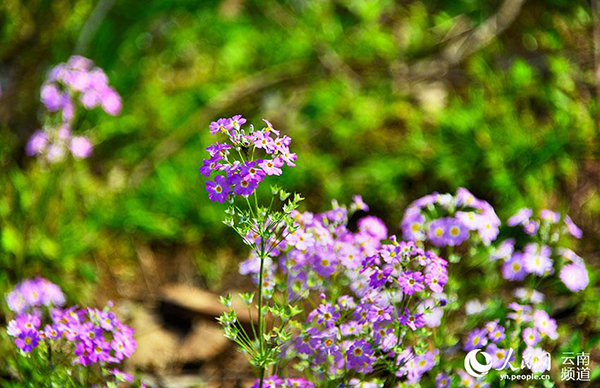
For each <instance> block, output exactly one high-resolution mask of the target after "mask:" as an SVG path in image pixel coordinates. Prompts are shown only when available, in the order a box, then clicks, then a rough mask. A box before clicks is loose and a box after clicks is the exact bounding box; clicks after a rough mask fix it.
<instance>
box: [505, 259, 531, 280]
mask: <svg viewBox="0 0 600 388" xmlns="http://www.w3.org/2000/svg"><path fill="white" fill-rule="evenodd" d="M525 275H527V271H526V270H525V268H524V264H523V254H522V253H520V252H515V253H514V254H513V255H512V256H511V258H510V259H509V260H506V261H505V262H504V265H502V276H503V277H504V279H506V280H512V281H519V280H523V279H525Z"/></svg>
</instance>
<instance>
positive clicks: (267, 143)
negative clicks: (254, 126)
mask: <svg viewBox="0 0 600 388" xmlns="http://www.w3.org/2000/svg"><path fill="white" fill-rule="evenodd" d="M254 146H255V147H256V148H262V149H264V150H265V151H266V152H267V153H269V154H270V153H271V152H272V151H274V149H275V142H274V141H273V139H272V138H271V137H269V135H268V134H267V133H264V132H255V133H254ZM269 175H270V174H269Z"/></svg>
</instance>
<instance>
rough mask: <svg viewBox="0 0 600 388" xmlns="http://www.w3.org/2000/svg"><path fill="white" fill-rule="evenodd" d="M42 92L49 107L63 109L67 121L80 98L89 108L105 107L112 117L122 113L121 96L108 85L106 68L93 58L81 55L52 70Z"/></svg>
mask: <svg viewBox="0 0 600 388" xmlns="http://www.w3.org/2000/svg"><path fill="white" fill-rule="evenodd" d="M40 94H41V100H42V103H43V104H44V106H45V107H46V109H47V110H48V111H49V112H61V114H62V118H63V121H64V122H70V121H71V120H72V119H73V117H74V113H75V100H76V99H78V100H79V102H80V103H81V104H82V105H83V106H84V107H85V108H86V109H93V108H95V107H97V106H101V107H102V109H103V110H104V111H105V112H106V113H108V114H110V115H112V116H116V115H118V114H119V113H120V112H121V96H119V94H118V93H117V92H116V91H115V90H114V89H113V88H111V87H110V86H108V77H107V76H106V74H105V73H104V71H103V70H102V69H101V68H99V67H96V66H94V62H92V61H91V60H89V59H87V58H84V57H82V56H78V55H74V56H72V57H71V58H69V60H68V61H67V62H66V63H60V64H58V65H56V66H55V67H54V68H52V69H51V70H50V73H49V75H48V78H47V79H46V82H45V83H44V85H43V86H42V90H41V93H40Z"/></svg>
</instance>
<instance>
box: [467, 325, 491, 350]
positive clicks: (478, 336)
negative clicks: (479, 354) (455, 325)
mask: <svg viewBox="0 0 600 388" xmlns="http://www.w3.org/2000/svg"><path fill="white" fill-rule="evenodd" d="M487 343H488V338H487V331H486V330H485V329H475V330H473V331H472V332H471V333H469V336H468V338H467V342H466V343H465V346H464V350H465V351H467V352H470V351H471V350H473V349H478V348H482V347H484V346H485V345H487Z"/></svg>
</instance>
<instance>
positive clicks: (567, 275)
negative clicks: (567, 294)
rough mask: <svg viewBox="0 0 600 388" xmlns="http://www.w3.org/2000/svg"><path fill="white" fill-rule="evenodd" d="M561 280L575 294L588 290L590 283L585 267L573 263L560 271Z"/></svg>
mask: <svg viewBox="0 0 600 388" xmlns="http://www.w3.org/2000/svg"><path fill="white" fill-rule="evenodd" d="M559 277H560V280H562V282H563V283H564V284H565V286H567V288H568V289H569V290H571V291H573V292H579V291H581V290H583V289H584V288H586V287H587V286H588V284H589V282H590V278H589V276H588V272H587V270H586V269H585V265H583V264H580V263H572V264H568V265H565V266H564V267H563V268H562V269H561V270H560V275H559Z"/></svg>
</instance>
